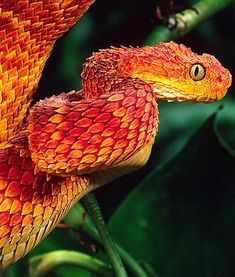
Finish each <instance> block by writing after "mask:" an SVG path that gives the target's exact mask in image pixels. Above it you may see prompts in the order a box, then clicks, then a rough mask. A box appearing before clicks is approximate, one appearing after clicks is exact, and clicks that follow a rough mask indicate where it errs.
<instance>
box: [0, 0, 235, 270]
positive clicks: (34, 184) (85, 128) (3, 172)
mask: <svg viewBox="0 0 235 277" xmlns="http://www.w3.org/2000/svg"><path fill="white" fill-rule="evenodd" d="M92 2H93V0H56V1H52V0H40V1H35V0H27V1H25V0H10V1H7V0H0V42H1V43H0V254H1V256H0V268H1V269H3V268H5V267H7V266H8V265H10V264H11V263H14V262H16V261H17V260H18V259H19V258H21V257H22V256H24V255H25V254H26V253H28V252H29V251H30V250H31V249H32V248H33V247H35V246H36V245H37V244H38V243H39V242H40V241H41V240H42V239H43V238H44V237H45V236H46V235H47V234H48V233H49V232H50V231H51V230H52V229H53V228H54V227H55V226H56V225H57V223H58V222H59V221H60V220H61V218H62V217H63V216H64V215H65V214H66V212H67V211H68V210H69V208H70V207H71V206H72V205H73V204H74V203H75V202H76V201H77V200H78V199H80V198H81V197H82V196H83V195H84V194H86V193H88V192H89V191H91V190H93V189H95V188H96V187H99V186H101V185H104V184H106V183H107V182H109V181H111V180H112V179H115V178H117V177H118V176H120V175H123V174H125V173H127V172H130V171H132V170H134V169H136V168H138V167H141V166H142V165H143V164H144V163H146V162H147V160H148V157H149V154H150V152H151V147H152V144H153V141H154V137H155V135H156V133H157V126H158V110H157V104H156V101H155V99H160V100H167V101H188V102H190V101H193V102H210V101H215V100H218V99H221V98H222V97H223V96H224V95H225V93H226V91H227V89H228V87H229V86H230V84H231V75H230V73H229V71H228V70H226V69H224V68H223V67H222V66H221V64H220V63H219V62H218V61H217V60H216V59H215V58H214V57H213V56H210V55H208V54H203V55H197V54H195V53H193V52H192V51H191V50H190V49H189V48H186V47H185V46H183V45H178V44H176V43H174V42H171V43H160V44H159V45H156V46H153V47H143V48H124V47H123V48H111V49H107V50H101V51H99V52H98V53H95V54H93V56H92V57H91V58H89V59H87V62H86V64H85V65H84V67H83V73H82V83H83V89H82V90H81V91H78V92H70V93H68V94H61V95H58V96H53V97H51V98H49V99H45V100H43V101H40V102H39V103H37V104H35V105H34V106H33V107H31V100H32V98H33V94H34V92H35V90H36V88H37V85H38V82H39V79H40V76H41V73H42V70H43V67H44V65H45V62H46V60H47V58H48V56H49V55H50V52H51V50H52V47H53V44H54V42H55V41H56V40H57V39H58V38H59V37H60V36H61V35H62V34H63V33H65V32H66V31H67V30H68V29H69V28H70V27H71V26H72V25H74V24H75V23H76V21H77V20H78V19H79V18H80V17H81V16H82V15H83V13H85V12H86V10H87V9H88V7H89V6H90V5H91V4H92ZM30 107H31V108H30ZM29 108H30V109H29Z"/></svg>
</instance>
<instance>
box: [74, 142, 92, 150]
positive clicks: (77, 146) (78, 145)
mask: <svg viewBox="0 0 235 277" xmlns="http://www.w3.org/2000/svg"><path fill="white" fill-rule="evenodd" d="M87 146H88V144H87V142H86V141H83V140H79V141H76V142H75V143H74V144H73V145H72V146H71V149H76V150H80V149H85V148H86V147H87Z"/></svg>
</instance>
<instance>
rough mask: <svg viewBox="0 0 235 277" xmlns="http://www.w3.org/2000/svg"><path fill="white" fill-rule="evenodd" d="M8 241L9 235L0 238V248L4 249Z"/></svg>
mask: <svg viewBox="0 0 235 277" xmlns="http://www.w3.org/2000/svg"><path fill="white" fill-rule="evenodd" d="M8 241H9V235H5V236H4V237H0V248H2V247H4V246H5V245H6V244H7V242H8Z"/></svg>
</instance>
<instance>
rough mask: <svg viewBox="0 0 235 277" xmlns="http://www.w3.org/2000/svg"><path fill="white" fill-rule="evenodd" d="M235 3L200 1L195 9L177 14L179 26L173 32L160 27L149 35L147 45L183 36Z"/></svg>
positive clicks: (230, 0)
mask: <svg viewBox="0 0 235 277" xmlns="http://www.w3.org/2000/svg"><path fill="white" fill-rule="evenodd" d="M233 2H234V0H223V1H221V0H200V1H198V2H197V3H195V4H194V5H192V8H193V9H185V10H184V11H182V12H180V13H176V14H175V18H176V20H177V25H176V27H175V28H174V29H173V30H170V29H169V28H168V27H167V26H159V27H157V28H156V29H155V30H154V31H153V32H152V33H151V34H150V35H149V37H148V38H147V40H146V41H145V44H146V45H153V44H157V43H159V42H160V41H170V40H174V39H176V38H177V37H180V36H183V35H185V34H187V33H188V32H190V31H191V30H192V29H194V28H195V27H196V26H197V25H199V24H200V23H201V22H202V21H204V20H206V19H207V18H209V17H210V16H212V15H214V14H216V13H217V12H219V11H221V10H222V9H224V8H226V7H227V6H228V5H230V4H231V3H233ZM195 10H196V11H197V13H196V11H195Z"/></svg>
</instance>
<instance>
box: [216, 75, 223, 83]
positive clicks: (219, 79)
mask: <svg viewBox="0 0 235 277" xmlns="http://www.w3.org/2000/svg"><path fill="white" fill-rule="evenodd" d="M215 80H216V81H217V82H220V83H221V82H222V81H223V80H222V78H221V76H220V75H219V76H217V77H216V79H215Z"/></svg>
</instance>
